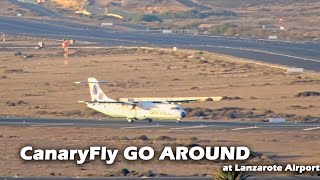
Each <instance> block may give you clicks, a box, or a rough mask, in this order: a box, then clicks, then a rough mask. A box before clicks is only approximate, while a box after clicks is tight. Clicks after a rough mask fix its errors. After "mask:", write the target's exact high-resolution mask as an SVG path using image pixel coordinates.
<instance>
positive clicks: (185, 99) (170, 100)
mask: <svg viewBox="0 0 320 180" xmlns="http://www.w3.org/2000/svg"><path fill="white" fill-rule="evenodd" d="M222 99H223V97H222V96H212V97H174V98H172V97H170V98H169V97H167V98H166V97H164V98H155V97H140V98H136V97H133V98H119V101H122V102H133V103H138V102H153V103H162V102H168V103H190V102H203V101H215V102H217V101H221V100H222Z"/></svg>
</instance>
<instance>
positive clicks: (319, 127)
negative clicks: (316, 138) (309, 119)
mask: <svg viewBox="0 0 320 180" xmlns="http://www.w3.org/2000/svg"><path fill="white" fill-rule="evenodd" d="M316 129H320V126H318V127H312V128H307V129H303V130H304V131H311V130H316Z"/></svg>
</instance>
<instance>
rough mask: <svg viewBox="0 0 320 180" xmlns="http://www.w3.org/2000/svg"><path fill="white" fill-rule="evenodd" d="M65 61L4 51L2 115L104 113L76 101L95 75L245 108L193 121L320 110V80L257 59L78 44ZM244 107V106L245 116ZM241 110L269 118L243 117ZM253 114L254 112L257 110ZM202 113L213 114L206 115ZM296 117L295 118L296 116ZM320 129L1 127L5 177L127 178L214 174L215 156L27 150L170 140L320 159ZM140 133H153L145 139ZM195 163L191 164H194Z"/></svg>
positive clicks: (131, 90)
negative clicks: (183, 158)
mask: <svg viewBox="0 0 320 180" xmlns="http://www.w3.org/2000/svg"><path fill="white" fill-rule="evenodd" d="M70 52H71V53H70V57H69V59H68V60H69V61H68V65H64V59H63V55H62V50H61V49H34V48H32V49H15V50H10V49H0V62H1V63H0V99H1V101H0V109H1V110H0V116H33V117H54V118H62V117H63V118H106V117H105V116H103V115H101V114H97V113H94V112H92V111H90V110H88V109H87V108H86V106H85V105H83V104H78V103H77V101H78V100H89V98H90V97H89V91H88V87H87V86H81V85H80V86H79V85H76V84H74V83H73V82H74V81H82V80H86V79H87V78H88V77H96V78H97V79H98V80H108V81H109V82H110V83H109V84H106V85H104V86H103V89H104V91H105V93H106V94H107V95H109V96H110V97H114V98H119V97H145V96H150V97H173V96H181V97H183V96H226V97H227V98H226V99H225V100H223V101H221V102H203V103H190V104H183V107H186V108H190V109H191V110H192V109H200V110H206V109H211V110H213V111H212V112H216V111H215V110H219V109H220V110H221V109H224V110H225V109H230V108H231V109H232V108H239V109H237V111H236V112H232V113H238V114H236V116H235V117H233V116H230V114H228V113H230V112H227V113H226V114H224V113H220V114H219V115H218V116H217V117H213V116H211V115H212V114H211V115H208V116H197V115H196V114H195V113H192V112H191V113H190V115H189V117H188V119H201V118H205V119H208V120H210V119H211V120H216V119H217V120H230V119H232V120H261V118H262V119H263V118H266V117H268V115H269V114H272V115H277V116H278V115H283V116H285V117H288V120H296V117H297V116H301V117H302V119H300V120H310V118H309V117H313V118H318V117H319V116H320V111H319V110H320V104H319V102H320V101H319V100H320V97H319V96H315V94H310V93H304V94H300V96H299V97H298V96H297V95H298V94H299V93H301V92H317V91H319V89H320V77H319V75H317V74H314V73H313V74H312V73H303V74H296V75H292V74H291V75H290V74H286V73H285V69H283V68H281V67H280V68H275V67H270V66H265V65H257V64H254V63H248V62H243V61H240V60H239V59H237V58H227V57H225V56H223V57H222V56H220V55H217V54H209V53H206V52H198V51H195V52H192V51H181V52H180V51H179V50H178V52H172V51H165V50H154V49H140V48H138V49H137V48H133V49H126V48H103V49H71V50H70ZM238 110H239V111H240V112H238ZM243 111H249V114H251V113H254V114H253V115H255V113H257V114H260V115H262V116H261V117H260V118H258V119H257V118H254V117H251V116H241V115H243ZM251 111H252V112H251ZM204 113H207V111H205V112H204ZM290 114H294V115H295V116H290ZM317 132H318V131H304V132H301V131H279V132H277V131H265V130H251V131H241V132H227V131H223V130H221V131H197V130H186V131H181V132H176V131H170V130H151V129H149V130H138V129H137V130H121V132H120V131H119V130H116V129H105V128H48V127H5V126H1V127H0V143H1V146H0V152H1V156H0V160H1V161H0V163H1V166H0V167H1V168H0V172H1V174H0V175H1V176H14V175H23V176H112V175H115V176H121V175H123V169H128V170H129V174H128V176H150V175H152V174H154V175H168V174H169V175H200V176H205V175H208V174H209V175H210V174H211V173H212V172H213V171H214V169H215V168H217V167H219V165H220V164H219V163H217V162H208V161H200V162H191V161H190V162H189V161H187V162H169V161H163V162H161V163H159V162H158V161H150V162H142V161H137V162H127V161H124V160H123V159H121V158H120V159H117V162H116V163H115V164H114V165H112V166H107V165H105V164H104V162H100V161H94V162H90V163H87V164H85V165H81V166H78V165H75V163H74V162H40V163H38V162H31V163H29V162H23V161H22V160H21V159H20V158H19V155H18V153H19V151H20V149H21V148H22V147H23V146H26V145H33V146H35V147H37V148H87V147H88V146H90V145H101V146H107V147H111V148H118V149H120V150H123V148H124V147H127V146H130V145H136V146H143V145H149V146H152V147H154V148H155V149H157V150H160V149H161V148H163V147H164V146H166V145H170V146H176V145H184V146H192V145H194V144H199V145H203V146H205V145H208V146H209V145H210V146H218V145H229V146H235V145H244V146H248V147H250V148H251V151H253V152H255V153H254V157H253V158H252V159H251V160H250V161H249V162H248V163H251V164H255V163H257V164H259V165H261V164H262V163H265V164H274V163H291V162H292V163H299V164H315V163H318V162H319V157H320V156H319V155H320V154H319V147H320V144H319V141H318V140H319V133H317ZM141 135H146V136H147V139H146V138H145V137H141ZM191 166H192V168H190V167H191Z"/></svg>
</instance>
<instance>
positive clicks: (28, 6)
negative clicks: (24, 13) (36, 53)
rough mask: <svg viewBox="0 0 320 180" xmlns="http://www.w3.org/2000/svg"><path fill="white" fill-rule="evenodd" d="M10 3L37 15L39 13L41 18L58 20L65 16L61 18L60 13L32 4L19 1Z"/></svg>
mask: <svg viewBox="0 0 320 180" xmlns="http://www.w3.org/2000/svg"><path fill="white" fill-rule="evenodd" d="M8 1H9V2H11V3H12V4H15V5H18V6H20V7H22V8H25V9H29V10H31V11H33V12H35V13H37V14H38V15H40V16H48V17H55V18H56V17H57V18H62V17H63V16H61V15H60V14H59V13H57V12H55V11H52V10H50V9H48V8H45V7H42V6H39V5H37V4H31V3H23V2H20V1H18V0H8Z"/></svg>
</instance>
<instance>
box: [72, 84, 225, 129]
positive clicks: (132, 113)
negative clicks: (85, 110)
mask: <svg viewBox="0 0 320 180" xmlns="http://www.w3.org/2000/svg"><path fill="white" fill-rule="evenodd" d="M75 83H76V84H89V90H90V95H91V100H90V101H78V102H79V103H86V104H87V106H88V107H89V108H91V109H93V110H96V111H99V112H101V113H103V114H106V115H108V116H110V117H114V118H126V119H127V120H128V122H133V121H134V120H147V121H149V122H152V120H176V121H177V122H178V123H180V122H181V120H182V119H183V118H185V117H186V116H187V113H186V111H185V110H183V109H182V108H181V107H180V106H179V104H180V103H189V102H201V101H208V100H209V101H220V100H221V99H222V97H221V96H217V97H177V98H149V97H145V98H119V100H114V99H111V98H109V97H108V96H106V95H105V93H104V92H103V91H102V90H101V88H100V85H99V83H108V82H106V81H97V80H96V79H95V78H88V81H85V82H75Z"/></svg>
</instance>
